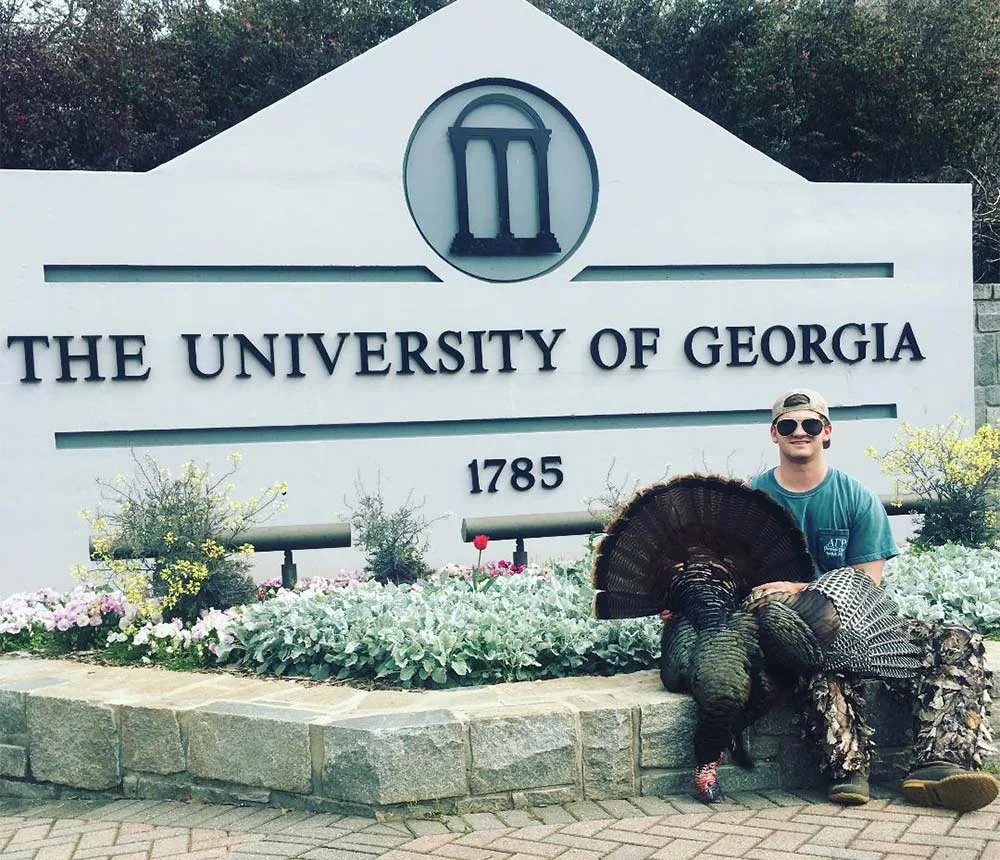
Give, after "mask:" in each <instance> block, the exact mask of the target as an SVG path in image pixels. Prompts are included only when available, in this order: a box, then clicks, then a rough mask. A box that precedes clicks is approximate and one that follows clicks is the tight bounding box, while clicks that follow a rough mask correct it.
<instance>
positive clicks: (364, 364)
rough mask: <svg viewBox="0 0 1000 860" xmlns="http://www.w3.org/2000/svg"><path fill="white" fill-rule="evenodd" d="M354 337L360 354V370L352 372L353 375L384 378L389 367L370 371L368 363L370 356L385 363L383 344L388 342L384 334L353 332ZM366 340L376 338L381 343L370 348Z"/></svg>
mask: <svg viewBox="0 0 1000 860" xmlns="http://www.w3.org/2000/svg"><path fill="white" fill-rule="evenodd" d="M354 336H355V337H356V338H357V339H358V348H359V350H360V353H361V354H360V358H361V369H360V370H356V371H354V375H355V376H385V375H386V374H387V373H388V372H389V370H390V369H391V368H390V366H389V365H386V366H385V367H383V368H380V369H379V370H372V369H371V366H370V365H369V361H370V360H371V358H372V356H374V357H375V358H378V359H379V360H380V361H385V342H386V340H388V338H387V337H386V333H385V332H384V331H356V332H354ZM368 338H376V339H378V340H381V341H382V342H381V343H380V344H379V345H378V346H371V345H370V344H369V343H368Z"/></svg>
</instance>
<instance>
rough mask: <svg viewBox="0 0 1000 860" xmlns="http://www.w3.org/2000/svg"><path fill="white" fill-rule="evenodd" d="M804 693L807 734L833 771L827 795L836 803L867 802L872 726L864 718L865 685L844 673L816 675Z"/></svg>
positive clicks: (805, 686)
mask: <svg viewBox="0 0 1000 860" xmlns="http://www.w3.org/2000/svg"><path fill="white" fill-rule="evenodd" d="M802 692H803V697H802V698H803V705H804V713H803V717H804V720H803V728H804V729H805V735H806V737H808V738H810V739H811V740H812V741H813V743H815V744H816V746H817V747H818V748H819V750H820V752H821V754H822V756H823V762H822V765H821V766H822V767H823V769H824V770H826V771H828V772H829V774H830V783H829V787H828V789H827V797H829V798H830V800H832V801H833V802H834V803H843V804H850V805H857V804H861V803H867V802H868V801H869V800H870V799H871V795H870V794H869V791H868V772H869V767H870V766H871V741H870V738H871V735H872V729H871V726H869V725H868V723H867V722H866V721H865V716H864V711H865V701H864V695H863V692H864V691H863V688H862V687H861V685H860V684H858V683H856V682H851V681H848V680H847V679H846V678H844V677H843V676H842V675H814V676H813V677H812V678H810V679H809V680H808V681H806V682H805V684H804V688H803V690H802Z"/></svg>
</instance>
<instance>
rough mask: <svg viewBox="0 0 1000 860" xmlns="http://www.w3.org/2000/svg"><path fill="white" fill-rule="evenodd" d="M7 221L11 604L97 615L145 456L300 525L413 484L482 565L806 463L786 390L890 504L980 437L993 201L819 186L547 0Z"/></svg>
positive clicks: (444, 533)
mask: <svg viewBox="0 0 1000 860" xmlns="http://www.w3.org/2000/svg"><path fill="white" fill-rule="evenodd" d="M442 46H447V51H442ZM477 100H479V101H477ZM460 119H461V121H459V120H460ZM453 129H465V131H458V132H452V130H453ZM414 159H417V161H414ZM415 165H417V166H415ZM419 165H423V166H422V167H421V166H419ZM463 169H464V171H465V173H464V179H463V174H462V171H463ZM463 182H465V183H466V185H467V187H466V188H465V189H464V192H465V193H464V199H465V200H466V205H467V207H468V211H466V212H464V213H463V211H462V205H463V204H462V200H463V188H462V183H463ZM543 192H544V193H543ZM0 194H2V199H3V200H5V201H8V205H7V206H6V207H5V208H4V210H3V211H2V212H0V248H2V254H0V301H2V313H0V320H2V325H3V332H2V338H0V398H2V401H0V404H2V409H0V425H2V427H0V429H2V432H0V468H2V470H3V475H4V484H3V486H4V488H5V492H4V493H3V495H2V497H0V522H2V523H3V532H2V540H0V590H3V591H5V592H9V591H13V590H21V589H24V588H29V587H37V586H42V585H53V586H59V587H65V586H66V585H68V583H69V570H70V568H71V566H72V565H73V564H74V563H77V562H81V561H83V560H85V556H86V547H87V532H88V527H87V524H86V523H85V522H83V521H82V520H81V519H79V518H78V517H77V512H78V510H79V509H81V508H83V507H86V506H93V505H94V503H95V502H96V501H97V489H98V488H97V486H96V484H95V483H94V479H95V478H96V477H98V476H101V477H103V478H105V479H112V478H113V477H114V476H115V475H116V474H118V473H121V472H127V471H130V470H131V466H130V462H131V461H130V452H129V448H130V447H134V448H135V449H136V450H137V451H138V452H140V453H144V452H147V451H148V452H150V453H152V454H153V455H154V456H155V457H156V458H157V459H158V460H159V461H160V462H161V463H162V464H164V465H167V466H177V465H178V464H180V463H181V462H183V461H184V460H187V459H191V458H193V459H195V460H196V461H199V462H209V463H210V464H211V465H212V466H213V467H214V468H215V469H216V470H218V471H221V470H223V469H224V467H225V461H226V456H227V455H228V454H229V453H230V452H231V451H237V450H238V451H241V452H242V453H243V455H244V460H243V467H242V469H241V472H240V485H239V487H238V494H246V493H249V492H251V491H253V490H255V489H256V488H258V487H260V486H263V485H267V484H270V483H272V482H273V481H276V480H283V481H287V482H288V485H289V493H288V496H287V501H288V509H287V511H286V512H284V513H283V514H282V515H281V518H280V521H279V522H281V523H289V524H298V523H317V522H327V521H331V520H338V519H341V518H343V516H344V515H345V514H346V512H347V508H346V505H345V498H346V499H348V500H350V498H351V497H352V496H353V493H354V484H355V480H356V478H358V477H359V476H360V478H361V480H362V481H363V483H364V484H365V485H366V486H368V487H369V488H372V487H374V486H375V484H376V482H377V481H379V479H380V480H381V486H382V490H383V493H384V495H385V498H386V501H387V502H388V503H389V504H390V505H393V506H395V505H398V504H400V503H402V502H403V501H404V499H405V498H406V497H407V495H408V494H409V493H410V492H411V491H412V493H413V497H414V498H415V499H417V500H419V499H422V498H424V497H426V504H425V512H426V513H427V515H428V516H430V517H434V516H438V515H439V514H441V513H443V512H445V511H450V512H452V513H453V514H454V515H455V516H454V518H452V519H446V520H441V521H439V522H437V523H436V524H435V526H434V527H433V530H432V532H431V535H430V538H431V554H430V555H431V560H432V561H434V562H436V563H444V562H448V561H456V562H465V563H471V562H472V561H474V560H475V556H476V554H475V552H474V551H473V550H472V548H471V547H470V546H468V545H465V544H462V543H461V541H460V536H459V524H460V520H461V518H462V517H463V516H490V515H512V514H529V513H542V512H556V511H574V510H581V509H584V508H585V507H586V506H585V504H584V502H583V499H584V498H585V497H594V496H598V495H600V494H601V492H602V490H603V489H604V487H605V483H606V480H607V477H608V473H609V470H610V471H611V479H612V482H614V483H621V482H624V481H626V480H628V481H630V482H631V481H636V480H640V481H652V480H656V479H659V478H661V477H663V476H664V475H665V474H666V473H667V471H668V470H669V471H670V472H671V473H673V474H676V473H679V472H685V471H690V470H701V471H703V470H706V469H708V470H713V471H720V472H726V473H731V474H735V475H743V476H747V475H751V474H754V473H756V472H758V471H760V470H761V469H763V468H765V467H767V466H769V465H771V464H772V463H773V462H774V459H775V453H774V449H773V446H772V445H771V443H770V440H769V438H768V433H767V425H768V422H769V413H768V407H769V404H770V403H771V401H772V400H773V399H774V397H775V396H776V395H777V394H778V393H780V392H781V391H782V390H784V389H787V388H791V387H794V386H800V385H805V386H809V387H813V388H818V389H819V390H820V391H821V392H823V393H824V394H825V396H826V397H827V399H828V400H829V402H830V404H831V406H832V407H833V410H834V411H833V420H834V428H835V429H834V435H833V446H832V449H831V451H830V456H831V461H832V462H833V463H834V464H835V465H837V466H840V467H842V468H844V469H846V470H847V471H849V472H851V473H853V474H855V475H857V476H858V477H859V478H861V479H862V480H864V481H866V482H867V483H869V484H870V485H872V486H873V487H874V488H875V489H876V490H879V491H885V490H887V489H888V484H887V479H885V478H883V477H882V476H880V475H879V474H878V472H877V468H876V466H875V464H873V463H871V462H870V461H868V460H866V459H865V458H864V456H863V451H864V449H865V447H867V446H868V445H875V446H877V447H885V445H886V444H887V443H888V441H889V439H890V437H891V436H892V434H893V432H894V431H895V429H896V428H897V426H898V424H899V421H900V420H907V421H910V422H912V423H915V424H929V423H935V422H939V421H944V420H947V418H948V417H949V416H950V415H952V414H955V413H957V414H960V415H964V416H967V417H971V416H972V413H973V393H972V392H973V389H972V317H971V313H970V307H969V285H970V284H971V282H972V271H971V251H970V247H971V226H970V225H971V214H970V195H969V189H968V187H967V186H946V185H934V186H922V185H900V186H886V185H843V184H811V183H808V182H806V181H804V180H803V179H801V178H800V177H798V176H796V175H795V174H793V173H791V172H789V171H788V170H786V169H785V168H783V167H781V166H780V165H778V164H777V163H775V162H773V161H771V160H770V159H768V158H766V157H765V156H763V155H761V154H760V153H758V152H756V151H754V150H753V149H751V148H750V147H748V146H746V145H745V144H743V143H742V142H740V141H739V140H738V139H736V138H735V137H733V136H732V135H730V134H728V133H727V132H725V131H724V130H723V129H721V128H719V127H718V126H716V125H714V124H713V123H711V122H709V121H708V120H706V119H705V118H704V117H701V116H700V115H698V114H696V113H695V112H693V111H692V110H690V109H688V108H687V107H685V106H684V105H682V104H681V103H680V102H678V101H676V100H675V99H673V98H672V97H670V96H669V95H667V94H666V93H664V92H663V91H661V90H659V89H657V88H656V87H655V86H653V85H652V84H651V83H649V82H648V81H645V80H643V79H642V78H640V77H638V76H637V75H635V74H633V73H632V72H630V71H629V70H627V69H626V68H625V67H624V66H622V65H621V64H619V63H618V62H616V61H615V60H613V59H611V58H610V57H608V56H607V55H606V54H604V53H602V52H601V51H599V50H598V49H596V48H595V47H593V46H592V45H590V44H588V43H587V42H586V41H584V40H583V39H580V38H579V37H577V36H575V35H574V34H573V33H571V32H570V31H569V30H567V29H565V28H563V27H562V26H560V25H558V24H557V23H555V22H554V21H552V20H551V19H549V18H548V17H546V16H545V15H543V14H542V13H541V12H539V11H537V10H536V9H534V8H533V7H532V6H531V5H529V4H528V3H526V2H522V0H458V2H456V3H454V4H453V5H451V6H448V7H447V8H445V9H443V10H441V11H440V12H438V13H436V14H434V15H432V16H431V17H430V18H428V19H426V20H424V21H422V22H420V23H419V24H417V25H415V26H413V27H411V28H410V29H409V30H407V31H405V32H404V33H402V34H401V35H399V36H397V37H396V38H394V39H391V40H389V41H388V42H386V43H384V44H383V45H380V46H379V47H377V48H375V49H373V50H371V51H369V52H368V53H366V54H365V55H363V56H361V57H359V58H357V59H356V60H354V61H352V62H350V63H348V64H347V65H345V66H343V67H341V68H339V69H337V70H336V71H334V72H332V73H331V74H329V75H327V76H325V77H323V78H321V79H319V80H317V81H316V82H314V83H313V84H310V85H309V86H307V87H305V88H303V89H302V90H300V91H298V92H296V93H294V94H293V95H291V96H289V97H288V98H286V99H283V100H282V101H280V102H278V103H277V104H275V105H273V106H272V107H270V108H268V109H267V110H264V111H262V112H261V113H259V114H257V115H255V116H253V117H251V118H250V119H248V120H246V121H245V122H243V123H241V124H240V125H238V126H236V127H234V128H233V129H230V130H229V131H227V132H225V133H223V134H221V135H219V136H218V137H216V138H213V139H212V140H210V141H208V142H206V143H205V144H203V145H201V146H199V147H197V148H195V149H193V150H191V151H190V152H188V153H187V154H185V155H184V156H182V157H180V158H177V159H175V160H174V161H172V162H170V163H168V164H165V165H163V166H162V167H160V168H158V169H157V170H154V171H152V172H150V173H147V174H110V173H83V172H78V173H58V172H51V173H37V172H30V171H0ZM582 546H583V540H582V538H566V539H558V540H551V541H545V542H540V541H532V542H530V543H529V546H528V549H529V552H530V553H531V555H532V557H533V558H536V559H539V558H542V559H543V558H545V557H547V556H551V555H553V554H556V553H565V552H573V553H576V552H578V551H579V550H580V549H582ZM511 549H512V544H507V545H503V544H493V545H491V547H490V549H489V550H488V551H487V555H488V556H490V555H491V554H492V556H493V557H499V556H500V555H501V554H507V555H509V552H510V550H511ZM296 561H297V562H298V564H299V574H300V576H305V575H311V574H320V573H324V572H330V571H331V569H336V568H340V567H348V566H352V567H353V566H360V563H361V562H360V556H359V555H358V554H357V553H356V551H354V550H335V551H329V552H308V553H306V552H303V553H299V554H297V556H296ZM261 563H262V567H260V568H259V569H258V570H259V572H260V573H261V574H262V575H273V574H275V573H276V572H277V566H278V561H277V560H276V559H275V558H274V557H267V556H265V557H263V558H262V559H261Z"/></svg>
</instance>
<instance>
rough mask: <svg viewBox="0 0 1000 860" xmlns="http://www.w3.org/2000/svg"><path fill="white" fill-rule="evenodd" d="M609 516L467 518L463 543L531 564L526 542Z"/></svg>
mask: <svg viewBox="0 0 1000 860" xmlns="http://www.w3.org/2000/svg"><path fill="white" fill-rule="evenodd" d="M879 501H880V502H882V505H883V507H884V508H885V511H886V513H887V514H889V516H898V515H900V514H919V513H923V511H924V509H925V508H926V504H927V503H926V501H925V500H923V499H919V498H917V497H916V496H904V497H902V498H900V499H895V498H893V497H891V496H880V497H879ZM608 516H609V512H608V511H566V512H564V513H555V514H521V515H513V516H503V517H466V518H464V519H463V520H462V540H463V541H465V542H466V543H470V542H471V541H472V539H473V538H474V537H475V536H476V535H486V536H487V537H488V538H490V540H513V541H514V542H515V544H514V555H513V561H514V563H515V564H527V563H528V554H527V551H526V550H525V548H524V542H525V540H527V539H528V538H543V537H569V536H572V535H589V534H598V533H600V532H602V531H604V526H605V524H606V523H607V521H608Z"/></svg>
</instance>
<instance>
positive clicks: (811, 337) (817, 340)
mask: <svg viewBox="0 0 1000 860" xmlns="http://www.w3.org/2000/svg"><path fill="white" fill-rule="evenodd" d="M799 331H800V332H802V358H800V359H799V364H812V363H813V359H812V354H813V353H816V355H817V357H818V358H819V360H820V362H821V363H823V364H833V359H832V358H830V356H828V355H827V354H826V353H825V352H823V341H824V340H826V329H825V328H823V326H821V325H819V324H818V323H806V324H804V325H800V326H799Z"/></svg>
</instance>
